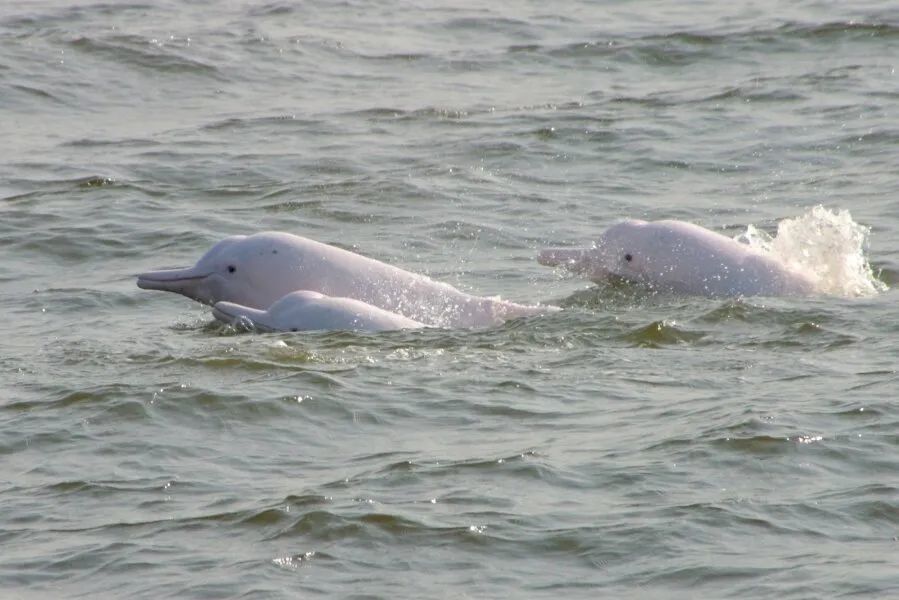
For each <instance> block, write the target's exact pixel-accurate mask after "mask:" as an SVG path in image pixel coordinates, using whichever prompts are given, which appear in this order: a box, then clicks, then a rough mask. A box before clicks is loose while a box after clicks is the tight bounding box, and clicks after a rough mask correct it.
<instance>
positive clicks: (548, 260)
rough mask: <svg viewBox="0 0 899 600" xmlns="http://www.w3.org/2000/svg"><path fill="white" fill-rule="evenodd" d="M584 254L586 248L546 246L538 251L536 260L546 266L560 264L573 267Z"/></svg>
mask: <svg viewBox="0 0 899 600" xmlns="http://www.w3.org/2000/svg"><path fill="white" fill-rule="evenodd" d="M584 254H586V250H584V249H583V248H547V249H546V250H541V251H540V254H539V255H538V256H537V262H538V263H540V264H541V265H545V266H547V267H559V266H562V267H567V268H569V269H574V268H576V266H577V264H578V263H579V262H580V261H581V260H583V259H584Z"/></svg>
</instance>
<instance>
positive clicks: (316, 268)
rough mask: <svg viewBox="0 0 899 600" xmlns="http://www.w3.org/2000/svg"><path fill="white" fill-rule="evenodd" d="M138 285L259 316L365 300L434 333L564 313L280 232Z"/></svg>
mask: <svg viewBox="0 0 899 600" xmlns="http://www.w3.org/2000/svg"><path fill="white" fill-rule="evenodd" d="M137 285H138V287H140V288H143V289H147V290H162V291H167V292H175V293H177V294H181V295H183V296H187V297H188V298H192V299H194V300H197V301H199V302H203V303H206V304H211V305H214V304H215V303H217V302H221V301H225V302H232V303H235V304H240V305H243V306H245V307H247V308H255V309H260V310H266V309H268V308H269V307H270V306H271V305H272V304H274V303H275V302H276V301H277V300H279V299H281V298H283V297H284V296H286V295H287V294H289V293H290V292H294V291H298V290H306V291H311V292H318V293H319V294H323V295H325V296H332V297H335V298H349V299H352V300H359V301H362V302H364V303H366V304H370V305H371V306H373V307H376V308H380V309H383V310H385V311H388V312H391V313H396V314H398V315H401V316H403V317H406V318H408V319H412V320H413V321H418V322H420V323H423V324H425V325H430V326H435V327H486V326H491V325H496V324H499V323H501V322H503V321H504V320H506V319H510V318H515V317H522V316H529V315H537V314H542V313H545V312H549V311H552V310H558V308H556V307H549V306H539V305H538V306H526V305H522V304H516V303H514V302H509V301H506V300H501V299H499V298H488V297H482V296H474V295H471V294H466V293H465V292H461V291H459V290H457V289H456V288H454V287H453V286H451V285H449V284H446V283H441V282H439V281H434V280H433V279H431V278H429V277H425V276H424V275H419V274H416V273H411V272H409V271H405V270H403V269H400V268H398V267H394V266H391V265H388V264H385V263H382V262H380V261H378V260H375V259H372V258H367V257H365V256H361V255H359V254H356V253H354V252H350V251H348V250H343V249H341V248H337V247H335V246H330V245H328V244H323V243H321V242H316V241H314V240H310V239H307V238H304V237H300V236H296V235H291V234H289V233H281V232H274V231H269V232H263V233H256V234H254V235H248V236H247V235H236V236H232V237H228V238H225V239H224V240H222V241H220V242H218V243H217V244H215V245H214V246H213V247H212V248H211V249H210V250H209V251H208V252H206V254H204V255H203V256H202V257H201V258H200V260H199V261H197V264H195V265H194V266H192V267H187V268H183V269H170V270H165V271H151V272H148V273H142V274H140V275H139V276H138V279H137Z"/></svg>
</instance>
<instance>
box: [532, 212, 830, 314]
mask: <svg viewBox="0 0 899 600" xmlns="http://www.w3.org/2000/svg"><path fill="white" fill-rule="evenodd" d="M537 260H538V262H540V264H543V265H547V266H562V267H564V268H566V269H568V270H569V271H572V272H574V273H578V274H580V275H584V276H585V277H587V278H588V279H590V280H592V281H594V282H601V281H603V280H605V279H607V278H608V277H609V276H610V275H611V276H618V277H620V278H622V279H626V280H628V281H633V282H636V283H640V284H644V285H647V286H649V287H651V288H653V289H657V290H664V291H671V292H675V293H681V294H689V295H699V296H712V297H737V296H805V295H809V294H813V293H815V291H816V290H815V284H814V281H813V280H812V279H811V278H810V277H808V276H806V275H804V274H803V273H799V272H797V271H794V270H792V269H790V268H788V267H787V266H786V265H784V264H782V263H781V262H779V261H777V260H775V259H774V258H771V257H770V256H767V255H766V254H764V253H762V252H761V251H759V250H755V249H753V248H750V247H749V246H748V245H746V244H741V243H740V242H737V241H735V240H733V239H731V238H729V237H727V236H724V235H721V234H720V233H715V232H714V231H709V230H708V229H705V228H704V227H700V226H699V225H694V224H692V223H685V222H683V221H655V222H647V221H640V220H626V221H624V222H621V223H618V224H616V225H613V226H612V227H610V228H609V229H607V230H606V231H605V232H604V233H603V234H602V235H601V236H600V237H599V239H598V240H597V241H596V242H595V243H594V244H593V245H592V246H591V247H589V248H551V249H547V250H543V251H542V252H541V253H540V255H539V256H538V258H537Z"/></svg>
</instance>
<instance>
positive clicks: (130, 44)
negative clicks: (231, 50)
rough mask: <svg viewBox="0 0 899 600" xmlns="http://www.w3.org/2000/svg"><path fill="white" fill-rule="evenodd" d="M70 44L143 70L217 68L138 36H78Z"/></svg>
mask: <svg viewBox="0 0 899 600" xmlns="http://www.w3.org/2000/svg"><path fill="white" fill-rule="evenodd" d="M70 45H71V47H72V48H74V49H76V50H79V51H81V52H85V53H90V54H97V55H101V56H105V57H108V58H110V59H112V60H114V61H115V62H118V63H124V64H131V65H136V66H139V67H144V68H147V69H153V70H157V71H164V72H167V73H171V72H189V73H197V74H202V75H213V76H217V75H218V69H217V68H216V67H215V66H212V65H209V64H206V63H204V62H202V61H200V60H198V59H195V58H188V57H186V56H181V55H180V54H177V53H175V52H172V51H171V50H169V49H168V48H167V47H165V46H164V45H163V44H161V43H159V42H157V41H156V40H148V39H145V38H143V37H140V36H133V35H119V36H111V37H108V38H105V39H94V38H90V37H79V38H77V39H75V40H73V41H72V42H70Z"/></svg>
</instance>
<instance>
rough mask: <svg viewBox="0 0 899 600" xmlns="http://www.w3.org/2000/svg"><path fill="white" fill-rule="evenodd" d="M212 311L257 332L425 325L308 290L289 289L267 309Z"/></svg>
mask: <svg viewBox="0 0 899 600" xmlns="http://www.w3.org/2000/svg"><path fill="white" fill-rule="evenodd" d="M212 314H213V316H214V317H215V318H216V319H218V320H219V321H221V322H223V323H227V324H231V325H237V324H239V323H245V324H250V323H252V325H253V326H254V327H255V328H256V329H258V330H260V331H319V330H328V331H338V330H349V331H391V330H394V329H419V328H421V327H424V326H425V325H424V324H423V323H419V322H418V321H413V320H412V319H409V318H407V317H404V316H402V315H398V314H396V313H392V312H388V311H386V310H384V309H382V308H378V307H376V306H372V305H371V304H366V303H365V302H362V301H360V300H353V299H352V298H334V297H333V296H325V295H323V294H319V293H318V292H310V291H308V290H303V291H299V292H291V293H289V294H287V295H286V296H284V297H283V298H281V299H280V300H278V301H277V302H275V303H274V304H272V305H271V306H270V307H269V308H268V310H259V309H258V308H249V307H247V306H243V305H241V304H234V303H233V302H216V303H215V305H214V306H213V307H212ZM247 322H249V323H247Z"/></svg>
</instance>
